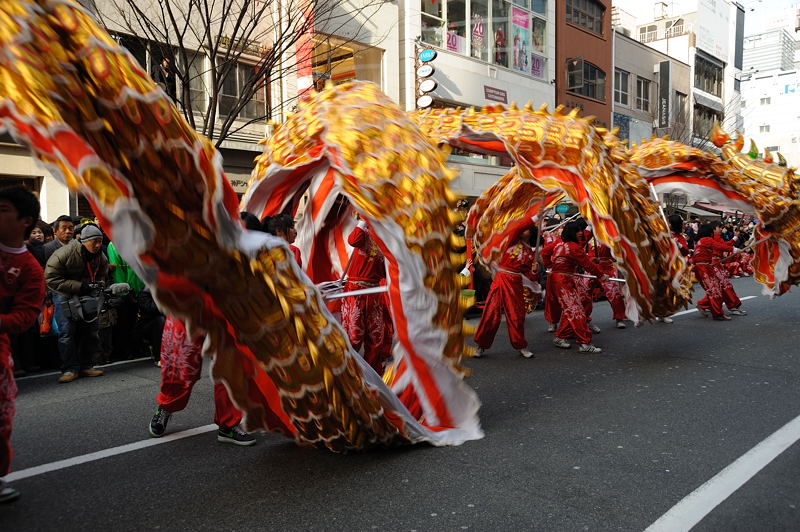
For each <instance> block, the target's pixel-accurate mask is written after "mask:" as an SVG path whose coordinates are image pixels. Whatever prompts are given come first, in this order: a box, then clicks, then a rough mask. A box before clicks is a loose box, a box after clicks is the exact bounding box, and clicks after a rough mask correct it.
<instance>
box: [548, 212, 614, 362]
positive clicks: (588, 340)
mask: <svg viewBox="0 0 800 532" xmlns="http://www.w3.org/2000/svg"><path fill="white" fill-rule="evenodd" d="M582 231H583V229H582V228H581V226H580V225H579V224H578V223H575V222H570V223H569V224H567V225H566V226H565V227H564V230H563V231H562V232H561V242H559V243H558V244H556V247H555V249H554V250H553V259H552V265H553V266H552V269H551V271H550V276H552V278H553V283H552V288H553V290H555V293H556V296H557V297H558V302H559V305H560V306H561V312H562V314H561V323H560V325H559V327H558V330H557V331H556V335H555V338H553V344H554V345H555V346H556V347H560V348H562V349H569V348H570V344H569V342H567V338H569V337H570V336H572V335H574V336H575V337H576V338H577V340H578V343H579V344H580V348H579V350H580V352H581V353H589V354H593V353H600V352H601V351H602V349H600V348H599V347H595V346H594V345H592V331H591V330H590V329H589V324H588V320H587V316H586V309H585V305H584V301H583V298H582V297H581V293H580V291H579V287H578V284H577V283H578V282H580V281H581V280H579V279H577V277H576V275H575V274H576V273H577V270H578V268H583V270H584V271H585V272H587V273H589V274H592V275H595V276H597V278H598V279H599V280H600V282H606V281H608V280H609V276H608V275H606V274H604V273H603V272H602V270H600V268H599V267H598V265H597V264H595V263H594V262H592V260H591V259H590V258H589V256H588V255H587V254H586V251H584V247H583V245H582V244H581V243H579V241H580V237H579V233H581V232H582Z"/></svg>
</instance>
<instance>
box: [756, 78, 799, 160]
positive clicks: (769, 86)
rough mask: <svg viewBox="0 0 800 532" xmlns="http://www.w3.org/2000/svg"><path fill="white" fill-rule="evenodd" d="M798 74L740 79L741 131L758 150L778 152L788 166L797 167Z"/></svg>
mask: <svg viewBox="0 0 800 532" xmlns="http://www.w3.org/2000/svg"><path fill="white" fill-rule="evenodd" d="M799 103H800V72H798V71H797V70H772V71H769V72H758V73H753V74H747V75H745V78H744V79H743V80H742V113H743V115H744V128H743V130H742V132H743V133H744V134H745V135H746V136H747V137H749V138H752V139H753V140H754V141H755V142H756V144H757V145H758V147H759V148H760V149H761V151H762V154H763V153H764V152H763V150H764V149H765V148H766V149H768V150H769V151H770V152H772V154H773V155H774V154H775V153H777V152H780V153H781V155H783V156H784V157H785V158H786V160H787V162H788V164H789V166H798V165H800V128H798V127H797V124H798V122H800V105H798V104H799Z"/></svg>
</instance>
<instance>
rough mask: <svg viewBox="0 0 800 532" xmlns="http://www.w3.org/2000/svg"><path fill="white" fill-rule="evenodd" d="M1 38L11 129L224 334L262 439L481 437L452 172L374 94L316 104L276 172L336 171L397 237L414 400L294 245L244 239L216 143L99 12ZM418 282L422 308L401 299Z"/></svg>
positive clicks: (334, 445)
mask: <svg viewBox="0 0 800 532" xmlns="http://www.w3.org/2000/svg"><path fill="white" fill-rule="evenodd" d="M0 30H2V31H0V52H2V53H0V128H2V129H5V130H8V131H9V132H11V133H12V134H13V135H14V136H15V137H16V138H17V139H18V140H20V141H21V142H24V143H26V144H27V145H29V146H30V147H31V149H32V150H33V152H34V154H35V156H36V157H37V158H38V159H39V160H40V161H42V162H43V163H44V164H46V165H47V166H48V167H49V168H51V169H52V171H53V173H54V174H55V175H57V176H58V177H60V178H61V179H62V180H63V181H64V182H65V183H66V184H67V185H68V186H69V187H70V188H71V189H73V190H78V191H80V192H81V193H83V194H84V195H86V197H87V198H89V200H90V202H91V203H92V207H93V209H94V211H95V213H96V214H97V215H98V216H100V217H101V218H102V220H103V225H104V229H105V230H106V231H108V232H109V233H110V234H111V235H112V238H113V239H114V241H115V243H116V244H118V249H120V251H121V252H122V254H123V256H124V258H125V259H126V260H127V261H128V262H129V263H130V264H131V266H132V267H133V268H134V269H135V271H136V272H137V273H138V274H139V275H140V276H141V277H142V279H143V280H144V281H145V282H146V283H147V284H148V285H149V286H150V287H151V288H152V290H153V295H154V297H155V298H156V300H157V301H158V303H159V304H160V306H162V307H163V308H164V309H165V310H167V311H168V312H169V313H171V314H172V315H175V316H177V317H179V318H181V319H183V320H185V321H186V324H187V327H188V329H189V331H190V333H192V334H194V333H201V332H202V333H205V334H206V335H207V336H206V348H205V352H206V354H207V355H209V356H213V358H214V366H213V370H212V375H213V377H214V379H215V380H218V381H221V382H223V383H224V384H225V385H226V387H227V388H228V390H229V392H230V394H231V397H232V399H233V401H234V402H235V403H236V405H237V406H238V407H239V408H240V409H241V410H242V411H243V412H244V413H245V423H246V425H247V426H248V427H249V428H250V429H254V428H261V429H267V430H273V431H277V432H280V433H283V434H285V435H287V436H289V437H291V438H293V439H294V440H295V441H297V442H298V443H302V444H309V445H314V446H317V447H322V448H327V449H331V450H335V451H346V450H350V449H364V448H368V447H371V446H386V445H395V444H402V443H413V442H420V441H427V442H430V443H433V444H435V445H446V444H458V443H461V442H463V441H466V440H469V439H475V438H479V437H481V435H482V433H481V431H480V427H479V425H478V420H477V409H478V406H479V403H478V400H477V398H476V396H475V394H474V392H473V391H472V390H471V389H469V388H468V387H467V386H466V385H465V384H464V383H463V381H462V379H461V375H460V374H459V373H458V372H457V371H456V370H455V360H456V359H457V357H458V356H460V354H461V350H462V349H463V338H462V336H461V330H462V329H461V327H462V325H461V319H460V318H461V311H460V306H459V303H458V296H457V293H456V280H455V274H454V273H453V272H452V268H451V267H450V264H449V255H448V253H447V251H448V247H447V236H448V234H447V233H444V232H443V229H442V228H443V227H444V226H445V220H447V219H448V218H449V217H450V210H449V206H450V204H451V202H452V197H451V194H450V193H449V191H448V189H447V186H446V183H447V181H448V179H449V177H448V171H447V170H446V169H445V168H444V166H443V160H442V157H441V156H440V155H439V154H438V152H437V151H436V150H435V149H433V148H432V147H430V146H427V150H425V149H424V148H425V146H424V145H423V144H424V143H420V142H418V141H415V139H419V138H421V137H420V136H419V135H418V134H416V133H414V130H413V125H412V124H410V122H408V121H407V118H405V117H404V116H402V113H400V112H399V111H398V110H397V109H396V108H395V107H393V106H392V105H391V104H390V103H388V102H387V101H386V100H385V98H384V99H381V98H378V97H377V94H376V90H375V89H374V88H373V89H370V88H369V87H364V86H361V85H358V86H351V87H349V88H344V89H342V90H341V92H337V91H333V90H331V91H327V92H323V93H321V94H319V95H316V96H314V97H313V98H312V99H311V100H310V101H309V102H308V103H307V104H304V105H301V107H300V112H299V113H298V114H297V115H295V119H294V121H290V123H289V124H287V125H286V127H284V128H282V129H281V131H280V132H279V134H278V135H277V136H276V138H275V140H274V142H273V144H271V146H270V147H271V149H274V150H276V151H275V152H274V153H273V154H271V155H270V156H269V158H268V164H269V166H270V167H271V168H272V169H273V170H274V172H275V175H281V176H285V175H291V176H292V178H291V179H288V180H287V181H286V182H285V183H290V184H291V183H293V181H292V180H293V179H296V180H302V179H305V178H302V179H301V177H302V174H303V173H304V172H307V171H308V172H313V171H315V169H318V168H321V167H323V166H326V167H329V168H335V169H336V171H337V172H338V174H337V179H339V182H340V183H341V185H342V188H343V190H344V192H345V193H346V194H348V195H349V197H350V198H351V199H352V200H353V203H354V205H356V206H357V207H358V208H359V209H360V210H361V211H362V212H364V213H365V214H366V215H368V216H369V217H370V218H369V219H370V223H371V224H372V226H373V228H374V229H375V231H376V232H377V233H378V234H379V235H380V236H381V238H382V242H383V243H382V245H383V247H384V250H385V252H386V253H387V257H390V264H391V269H392V271H393V280H395V281H397V282H398V284H397V285H395V287H394V288H393V289H394V292H393V293H392V299H393V304H394V302H396V301H399V302H400V305H401V308H403V309H405V311H407V312H410V313H411V314H412V317H414V318H415V319H411V320H409V324H408V326H407V327H406V329H405V330H404V333H405V334H407V335H408V337H407V338H405V339H401V345H402V348H401V349H404V350H405V352H406V354H407V356H405V357H404V358H403V359H402V360H401V361H400V362H399V363H398V366H397V368H396V369H395V372H394V373H393V376H394V377H393V381H392V382H393V386H394V387H395V390H398V391H401V392H403V400H401V398H400V397H398V395H397V394H396V393H394V392H393V391H392V390H391V389H390V388H389V387H387V385H386V384H384V382H383V381H382V380H381V378H380V376H378V375H377V374H376V373H375V372H374V371H373V370H372V369H371V368H369V366H368V365H367V364H366V363H365V362H364V361H363V360H362V359H361V357H360V356H358V354H356V353H355V352H353V351H352V348H350V346H349V344H348V341H347V339H346V335H345V334H344V332H343V330H342V329H341V327H340V326H339V325H338V324H337V322H336V321H335V319H334V318H333V317H332V316H331V314H330V313H329V312H328V311H327V309H326V307H325V305H324V303H323V301H322V298H321V296H320V293H319V291H318V290H317V289H316V288H315V286H314V285H313V284H312V283H311V282H310V280H309V278H308V277H307V276H306V274H305V273H304V272H303V271H301V269H300V268H299V266H298V265H297V264H296V263H295V262H294V260H293V258H292V254H291V252H290V251H289V249H288V247H287V245H286V244H285V242H283V241H282V240H281V239H278V238H276V237H272V236H270V235H266V234H259V233H252V232H245V231H244V230H243V229H242V227H241V224H240V223H239V221H238V205H237V200H236V196H235V194H234V192H233V190H232V188H231V187H230V185H229V184H228V182H227V179H226V178H225V176H224V174H223V172H222V165H221V160H220V157H219V155H218V154H217V152H216V151H215V150H214V148H213V146H212V145H211V143H210V142H209V141H208V140H207V139H205V138H203V137H201V136H200V135H198V134H197V133H196V132H194V131H193V130H192V129H191V127H189V125H188V124H187V123H186V122H185V121H184V120H183V118H182V117H181V115H180V113H179V112H178V110H177V109H176V108H175V107H174V106H173V105H172V103H171V101H170V100H169V98H168V97H167V95H166V94H165V93H164V92H163V91H162V90H161V89H159V88H158V87H157V85H156V84H155V83H153V81H152V80H150V79H149V78H148V77H147V75H146V74H145V72H144V71H143V70H142V69H141V67H139V65H137V64H136V62H135V61H134V60H133V59H132V57H131V56H130V54H129V53H128V52H126V51H125V50H124V49H122V48H120V47H119V46H118V45H117V44H116V43H115V42H114V41H113V40H112V39H111V37H110V36H108V35H107V34H106V33H105V32H104V31H103V30H102V29H100V28H99V27H98V26H97V24H96V23H95V21H94V20H93V19H92V17H91V15H90V14H89V13H88V12H87V11H86V10H85V9H83V8H82V7H80V6H79V5H78V4H76V3H74V2H72V1H70V0H13V1H12V0H9V1H5V2H3V3H2V4H0ZM339 96H341V99H339ZM376 102H378V103H376ZM367 108H371V109H373V111H372V112H367V111H364V112H359V110H365V109H367ZM326 112H327V114H325V113H326ZM340 112H341V113H340ZM320 116H324V117H325V120H322V119H320ZM395 119H396V120H397V122H396V123H395V122H394V120H395ZM359 127H360V128H362V129H361V132H360V133H359V134H356V135H350V134H349V133H348V132H349V131H352V130H353V129H355V128H359ZM409 129H410V131H409ZM326 135H327V136H326ZM415 135H416V137H415ZM325 139H327V140H329V141H331V142H337V143H339V145H340V146H341V149H340V150H333V149H330V146H326V143H325ZM381 148H383V149H381ZM326 149H327V151H326ZM323 153H324V155H323ZM375 153H380V155H381V157H382V158H381V159H378V158H376V157H374V156H371V154H375ZM404 175H407V176H414V177H415V178H417V179H418V180H419V184H418V185H415V184H414V183H413V182H412V181H411V180H410V179H409V178H405V179H404V178H403V176H404ZM361 181H363V183H362V182H361ZM402 191H405V192H406V193H405V194H400V195H399V197H400V198H402V199H400V200H396V201H393V200H391V199H390V197H389V196H390V195H395V196H393V197H397V196H396V195H397V194H398V193H399V192H402ZM411 279H417V281H410V280H411ZM422 280H424V287H420V283H423V281H422ZM409 282H412V283H414V282H415V283H416V284H414V287H420V288H421V289H422V291H421V293H420V294H419V295H416V296H415V295H414V294H413V289H409V288H408V287H407V286H406V285H403V286H402V287H401V286H400V285H401V284H403V283H406V284H408V283H409ZM440 287H441V289H440ZM406 290H410V291H406ZM439 290H440V291H439ZM422 304H424V312H423V310H422V309H420V308H418V307H419V306H420V305H422ZM416 312H418V315H417V314H415V313H416ZM403 365H404V367H405V371H404V368H403V367H402V366H403ZM412 411H413V413H412Z"/></svg>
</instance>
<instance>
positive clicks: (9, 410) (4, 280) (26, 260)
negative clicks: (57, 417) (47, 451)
mask: <svg viewBox="0 0 800 532" xmlns="http://www.w3.org/2000/svg"><path fill="white" fill-rule="evenodd" d="M43 302H44V274H43V273H42V267H41V266H39V263H38V262H36V259H35V258H34V257H33V255H31V254H30V253H29V252H28V250H27V249H25V248H24V247H20V248H11V247H7V246H4V245H2V244H0V477H2V476H5V475H6V474H8V472H9V471H10V468H11V455H12V453H11V422H12V420H13V419H14V399H16V397H17V385H16V383H15V382H14V362H13V360H12V358H11V342H10V340H9V338H8V335H9V334H17V333H21V332H24V331H26V330H27V329H29V328H30V327H31V326H32V325H33V324H34V323H36V318H37V317H38V316H39V313H40V312H41V310H42V303H43Z"/></svg>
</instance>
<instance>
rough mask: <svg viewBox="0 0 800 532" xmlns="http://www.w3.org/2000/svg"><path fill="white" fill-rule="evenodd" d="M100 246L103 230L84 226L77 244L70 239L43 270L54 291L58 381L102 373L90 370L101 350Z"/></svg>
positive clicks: (104, 265) (104, 262)
mask: <svg viewBox="0 0 800 532" xmlns="http://www.w3.org/2000/svg"><path fill="white" fill-rule="evenodd" d="M102 245H103V233H102V231H100V229H99V228H97V227H96V226H94V225H87V226H86V227H84V228H83V230H82V231H81V233H80V241H78V240H73V241H72V242H70V243H69V244H66V245H64V246H63V247H61V248H59V249H58V250H56V251H55V253H53V255H52V256H51V257H50V259H49V260H48V261H47V266H46V267H45V273H44V278H45V282H46V284H47V287H48V288H49V289H50V290H51V291H52V292H53V304H54V307H55V308H54V314H55V318H56V323H57V324H58V352H59V355H60V356H61V377H59V379H58V382H62V383H64V382H72V381H74V380H75V379H77V378H78V377H79V376H82V377H99V376H100V375H102V374H103V371H102V370H99V369H95V368H93V365H94V361H95V358H96V356H97V354H98V352H99V349H100V340H99V336H98V334H99V327H98V325H99V320H98V319H97V317H98V313H99V312H100V306H101V305H102V297H103V294H102V289H103V288H104V281H105V279H106V276H107V274H108V259H106V257H105V255H103V253H102V251H101V247H102Z"/></svg>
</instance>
